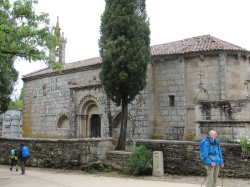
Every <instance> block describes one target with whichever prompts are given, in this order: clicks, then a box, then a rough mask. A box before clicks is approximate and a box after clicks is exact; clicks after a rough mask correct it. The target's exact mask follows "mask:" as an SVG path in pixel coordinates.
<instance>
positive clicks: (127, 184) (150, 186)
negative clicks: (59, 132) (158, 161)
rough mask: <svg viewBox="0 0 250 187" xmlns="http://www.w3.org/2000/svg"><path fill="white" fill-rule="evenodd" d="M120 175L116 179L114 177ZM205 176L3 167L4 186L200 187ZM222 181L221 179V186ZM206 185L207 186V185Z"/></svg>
mask: <svg viewBox="0 0 250 187" xmlns="http://www.w3.org/2000/svg"><path fill="white" fill-rule="evenodd" d="M114 175H116V176H114ZM121 177H123V178H121ZM203 179H204V177H198V176H165V177H150V176H147V177H136V178H135V177H134V179H133V177H132V176H129V178H126V176H124V175H118V174H115V173H112V174H107V176H105V174H88V173H85V172H81V171H76V170H56V169H43V168H27V170H26V175H21V171H20V169H19V171H18V172H16V171H12V172H11V171H10V170H9V166H4V165H0V187H5V186H8V187H59V186H60V187H65V186H66V187H69V186H70V187H71V186H72V187H78V186H81V187H198V186H200V184H201V183H202V181H203ZM223 181H224V187H250V180H248V179H234V178H225V179H224V180H223ZM221 182H222V180H221V179H219V180H218V186H221ZM204 186H205V185H204Z"/></svg>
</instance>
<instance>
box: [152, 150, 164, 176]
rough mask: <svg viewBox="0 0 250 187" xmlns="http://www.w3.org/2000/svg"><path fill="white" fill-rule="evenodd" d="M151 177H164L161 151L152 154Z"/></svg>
mask: <svg viewBox="0 0 250 187" xmlns="http://www.w3.org/2000/svg"><path fill="white" fill-rule="evenodd" d="M153 176H155V177H162V176H164V167H163V154H162V151H154V152H153Z"/></svg>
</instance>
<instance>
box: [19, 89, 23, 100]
mask: <svg viewBox="0 0 250 187" xmlns="http://www.w3.org/2000/svg"><path fill="white" fill-rule="evenodd" d="M18 99H19V100H23V88H22V89H21V93H20V95H19V98H18Z"/></svg>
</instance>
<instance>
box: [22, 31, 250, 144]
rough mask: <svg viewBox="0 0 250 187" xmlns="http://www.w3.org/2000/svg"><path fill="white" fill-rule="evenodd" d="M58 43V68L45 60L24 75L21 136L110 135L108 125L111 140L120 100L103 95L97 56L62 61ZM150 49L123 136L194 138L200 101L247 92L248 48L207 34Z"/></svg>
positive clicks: (116, 129)
mask: <svg viewBox="0 0 250 187" xmlns="http://www.w3.org/2000/svg"><path fill="white" fill-rule="evenodd" d="M62 46H63V47H61V49H60V53H59V58H61V60H62V62H63V71H62V73H58V72H57V71H55V70H53V69H52V68H49V67H48V68H45V69H42V70H39V71H36V72H33V73H31V74H28V75H26V76H24V77H23V81H24V89H23V95H24V97H23V98H24V100H23V135H22V136H23V137H34V138H93V137H95V138H99V137H101V138H108V137H109V135H110V133H112V137H113V138H114V140H116V139H117V138H118V135H119V131H120V123H121V107H116V105H115V104H114V103H112V101H109V100H108V99H107V96H106V94H105V92H104V89H103V87H102V85H101V83H100V80H99V72H100V68H101V63H102V59H101V58H100V57H97V58H92V59H87V60H82V61H77V62H72V63H65V62H64V61H65V60H64V59H65V58H64V57H65V45H62ZM151 52H152V58H151V62H150V64H149V65H148V72H147V86H146V88H145V89H144V90H143V91H142V92H141V93H140V94H139V95H138V96H137V97H136V99H135V100H134V101H133V102H131V103H130V105H129V116H128V119H129V120H128V130H127V141H128V143H131V141H132V140H133V139H148V138H151V139H173V140H192V139H194V138H195V136H196V133H197V131H196V117H195V116H196V110H195V106H196V103H197V101H223V100H236V99H246V95H247V94H248V91H247V90H248V88H247V81H246V77H247V74H248V70H249V59H250V51H248V50H246V49H243V48H241V47H239V46H237V45H233V44H231V43H228V42H226V41H222V40H220V39H218V38H215V37H213V36H211V35H204V36H198V37H193V38H188V39H184V40H180V41H176V42H171V43H166V44H161V45H155V46H152V47H151ZM249 106H250V105H249ZM249 111H250V109H249ZM249 111H247V112H248V113H249ZM248 120H249V119H248ZM249 124H250V122H248V126H249Z"/></svg>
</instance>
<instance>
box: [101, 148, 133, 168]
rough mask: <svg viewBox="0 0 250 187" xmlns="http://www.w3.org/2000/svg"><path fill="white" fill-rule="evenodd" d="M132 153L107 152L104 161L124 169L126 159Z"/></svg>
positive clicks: (126, 162)
mask: <svg viewBox="0 0 250 187" xmlns="http://www.w3.org/2000/svg"><path fill="white" fill-rule="evenodd" d="M131 153H132V152H125V151H109V152H107V157H106V161H108V162H111V163H114V164H117V165H120V166H122V167H126V166H127V165H128V157H129V155H130V154H131Z"/></svg>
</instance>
